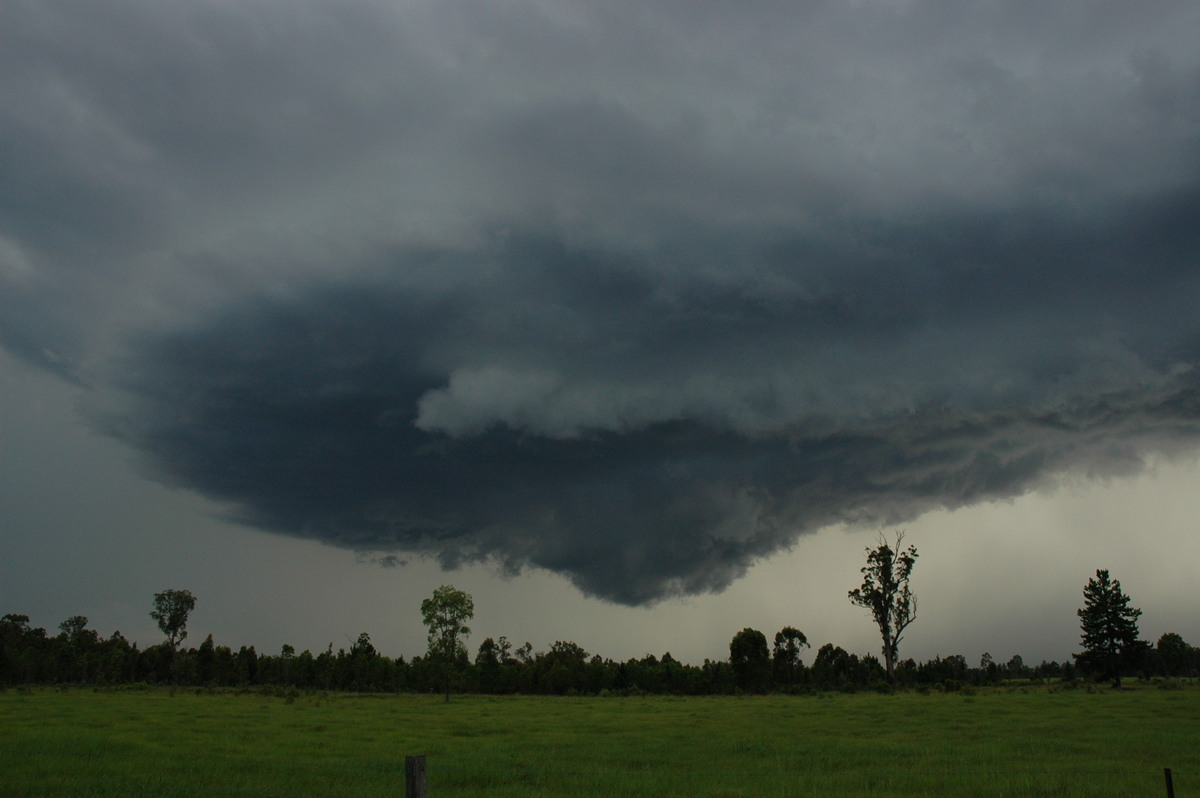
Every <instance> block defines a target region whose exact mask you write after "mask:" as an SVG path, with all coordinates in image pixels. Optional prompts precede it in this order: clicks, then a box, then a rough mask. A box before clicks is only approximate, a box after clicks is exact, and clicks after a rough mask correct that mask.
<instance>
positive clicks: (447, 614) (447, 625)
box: [421, 585, 475, 701]
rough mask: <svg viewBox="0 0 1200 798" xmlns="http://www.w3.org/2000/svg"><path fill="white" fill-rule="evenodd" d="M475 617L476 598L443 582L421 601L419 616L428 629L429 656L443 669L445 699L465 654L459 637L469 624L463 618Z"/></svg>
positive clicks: (468, 630)
mask: <svg viewBox="0 0 1200 798" xmlns="http://www.w3.org/2000/svg"><path fill="white" fill-rule="evenodd" d="M474 617H475V602H474V601H473V600H472V599H471V597H470V596H469V595H467V594H466V593H464V592H463V591H461V590H459V589H457V588H455V587H453V586H451V585H442V586H441V587H439V588H438V589H437V590H435V591H433V595H432V596H430V597H429V598H427V599H425V600H424V601H422V602H421V619H422V621H423V622H424V623H425V626H426V627H427V628H428V629H429V651H428V658H429V659H430V660H432V661H433V662H435V663H437V665H438V666H439V668H440V669H441V670H442V673H443V678H444V680H445V688H446V700H447V701H449V700H450V683H451V680H452V678H453V675H454V672H455V671H456V670H458V668H459V667H460V666H461V665H462V664H463V663H464V661H465V660H466V658H467V649H466V646H465V645H464V644H463V641H462V638H463V637H464V636H466V635H469V634H470V633H471V628H470V627H469V626H467V625H466V622H467V621H469V620H471V619H472V618H474Z"/></svg>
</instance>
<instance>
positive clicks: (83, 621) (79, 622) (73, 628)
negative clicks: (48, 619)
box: [58, 615, 88, 641]
mask: <svg viewBox="0 0 1200 798" xmlns="http://www.w3.org/2000/svg"><path fill="white" fill-rule="evenodd" d="M87 625H88V619H87V616H86V615H72V616H71V617H70V618H67V619H66V620H65V621H63V622H62V623H60V624H59V625H58V628H59V630H60V631H61V632H62V633H63V635H64V636H65V637H66V639H67V640H72V641H73V640H78V639H79V638H80V637H82V636H83V633H84V632H85V631H87Z"/></svg>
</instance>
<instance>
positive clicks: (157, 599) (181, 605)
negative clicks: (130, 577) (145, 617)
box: [150, 590, 196, 649]
mask: <svg viewBox="0 0 1200 798" xmlns="http://www.w3.org/2000/svg"><path fill="white" fill-rule="evenodd" d="M195 608H196V597H195V596H193V595H192V594H191V592H190V591H187V590H164V591H163V592H161V593H155V594H154V609H153V611H151V613H150V617H151V618H153V619H154V620H156V621H158V628H159V629H161V630H162V633H163V634H165V635H166V636H167V642H168V643H170V644H171V648H172V649H176V648H178V647H179V644H180V643H182V642H183V640H184V638H186V637H187V621H188V614H190V613H191V611H192V610H194V609H195Z"/></svg>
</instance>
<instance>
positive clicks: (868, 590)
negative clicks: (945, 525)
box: [849, 532, 917, 683]
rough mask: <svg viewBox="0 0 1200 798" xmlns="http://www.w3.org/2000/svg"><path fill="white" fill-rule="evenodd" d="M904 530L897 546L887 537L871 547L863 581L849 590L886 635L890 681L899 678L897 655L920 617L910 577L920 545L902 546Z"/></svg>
mask: <svg viewBox="0 0 1200 798" xmlns="http://www.w3.org/2000/svg"><path fill="white" fill-rule="evenodd" d="M903 541H904V533H903V532H898V533H897V534H896V544H895V548H893V547H892V546H891V545H890V544H889V543H888V542H887V539H886V538H884V537H882V536H881V537H880V539H879V545H878V546H876V547H875V548H873V549H872V548H868V549H867V564H866V565H865V566H863V568H862V569H861V570H862V575H863V583H862V585H861V586H859V587H856V588H855V589H854V590H851V591H850V593H849V597H850V602H851V603H852V604H855V605H857V606H859V607H863V608H865V609H867V610H869V611H870V613H871V618H872V619H874V621H875V625H876V626H878V627H879V634H880V636H881V637H882V638H883V661H884V667H885V669H886V671H887V678H888V681H889V682H893V683H894V682H895V681H896V657H897V655H898V654H899V652H900V641H901V640H902V639H903V637H902V635H903V633H904V630H905V629H907V628H908V626H909V624H911V623H912V622H913V621H915V620H916V619H917V599H916V596H914V595H913V593H912V590H911V589H910V588H909V584H908V580H909V578H910V577H911V575H912V569H913V566H914V565H915V564H916V562H917V548H916V547H915V546H909V547H908V549H907V550H901V548H900V545H901V543H903Z"/></svg>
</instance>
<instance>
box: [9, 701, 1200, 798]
mask: <svg viewBox="0 0 1200 798" xmlns="http://www.w3.org/2000/svg"><path fill="white" fill-rule="evenodd" d="M0 735H2V736H0V795H3V796H44V795H65V796H192V795H194V796H206V798H207V797H208V796H251V795H253V796H289V798H291V797H293V796H304V795H322V796H401V795H403V794H404V757H405V755H406V754H426V755H427V757H428V760H427V761H428V774H429V795H430V797H431V798H449V796H476V795H488V796H578V795H606V796H608V795H611V796H655V797H656V798H657V797H658V796H743V795H745V796H750V795H753V796H805V795H812V796H818V795H819V796H825V795H881V796H883V795H896V796H917V795H930V796H934V795H936V796H942V795H958V796H1014V795H1029V796H1035V795H1036V796H1052V795H1061V796H1098V795H1150V796H1158V795H1165V794H1166V791H1165V786H1164V781H1163V775H1162V770H1163V768H1164V767H1170V768H1172V769H1173V770H1174V772H1175V774H1176V777H1175V785H1176V793H1177V795H1179V796H1181V798H1183V796H1188V795H1196V796H1200V689H1197V688H1196V687H1185V688H1184V689H1179V690H1159V689H1155V688H1154V687H1151V686H1140V687H1138V688H1136V689H1130V690H1123V691H1121V692H1115V691H1108V690H1097V691H1092V692H1089V691H1087V690H1083V689H1079V690H1064V691H1053V690H1050V689H1046V688H1037V687H1032V688H1028V689H1026V690H1013V691H994V692H980V693H979V694H977V695H963V694H949V695H942V694H939V693H933V694H930V695H919V694H915V693H905V694H898V695H892V696H888V695H876V694H857V695H842V694H837V695H830V696H822V697H782V696H768V697H752V698H730V697H710V698H670V697H659V698H538V697H512V698H508V697H504V698H500V697H481V696H460V697H456V698H455V699H454V701H452V702H451V703H450V704H449V705H446V704H443V703H441V701H440V699H438V698H437V697H434V696H413V695H388V696H354V695H346V694H336V695H328V694H319V695H311V696H300V697H299V698H297V699H295V700H294V701H292V702H288V701H286V700H284V699H283V698H278V697H275V696H273V695H272V696H268V695H261V694H258V693H242V694H234V693H200V694H196V693H195V692H184V691H179V692H176V693H175V694H174V695H172V694H171V693H170V692H169V691H166V690H140V691H139V690H115V691H101V692H94V691H91V690H85V689H72V690H67V691H57V690H50V689H35V690H11V689H10V690H7V691H4V692H0Z"/></svg>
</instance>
